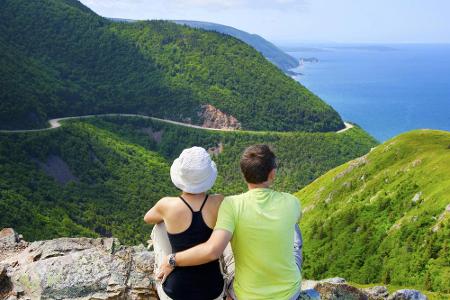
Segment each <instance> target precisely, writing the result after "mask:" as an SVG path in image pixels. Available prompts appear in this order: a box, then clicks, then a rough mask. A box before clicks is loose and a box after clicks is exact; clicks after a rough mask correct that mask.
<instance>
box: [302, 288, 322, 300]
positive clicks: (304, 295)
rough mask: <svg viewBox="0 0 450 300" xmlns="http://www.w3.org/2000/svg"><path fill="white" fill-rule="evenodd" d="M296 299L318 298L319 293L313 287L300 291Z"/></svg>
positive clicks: (314, 299)
mask: <svg viewBox="0 0 450 300" xmlns="http://www.w3.org/2000/svg"><path fill="white" fill-rule="evenodd" d="M297 300H320V294H319V292H317V291H316V290H314V289H308V290H304V291H301V293H300V296H299V297H298V298H297Z"/></svg>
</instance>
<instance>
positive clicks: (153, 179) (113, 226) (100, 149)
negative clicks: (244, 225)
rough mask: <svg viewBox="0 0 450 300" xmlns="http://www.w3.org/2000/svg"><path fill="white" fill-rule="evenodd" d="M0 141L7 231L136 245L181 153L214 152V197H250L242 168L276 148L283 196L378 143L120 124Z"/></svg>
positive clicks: (349, 136) (354, 136) (354, 134)
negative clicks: (247, 159)
mask: <svg viewBox="0 0 450 300" xmlns="http://www.w3.org/2000/svg"><path fill="white" fill-rule="evenodd" d="M0 141H1V142H0V211H1V212H2V213H1V215H0V227H14V228H16V229H17V230H18V231H19V232H21V233H23V234H24V236H25V238H26V239H27V240H37V239H47V238H54V237H59V236H97V235H101V236H111V235H112V236H114V237H117V238H119V239H120V240H121V241H123V242H125V243H130V244H135V243H138V242H145V241H146V240H147V239H148V237H149V232H150V227H149V226H146V225H144V223H143V220H142V218H143V215H144V213H145V212H146V210H147V209H149V208H150V207H152V205H153V204H154V203H155V201H157V200H159V199H160V198H161V197H162V196H166V195H177V194H178V193H179V192H178V191H177V190H176V188H175V187H174V186H173V185H172V183H171V181H170V177H169V166H170V165H171V163H172V161H173V159H174V158H175V157H176V156H178V155H179V153H180V152H181V151H182V149H183V148H187V147H191V146H193V145H199V146H203V147H205V148H207V149H209V150H210V151H211V153H212V155H213V159H214V160H215V161H216V162H217V165H218V170H219V177H218V180H217V182H216V185H215V186H214V188H213V191H216V192H223V193H226V194H230V193H239V192H242V191H244V190H245V185H244V183H243V180H242V178H241V175H240V171H239V165H238V160H239V156H240V154H241V152H242V150H243V149H244V148H245V147H246V146H247V145H250V144H254V143H269V144H270V145H272V147H273V148H274V150H275V151H276V152H277V154H278V156H279V159H280V168H279V172H278V174H279V177H278V180H277V183H276V188H279V189H283V190H285V191H295V190H298V189H299V188H301V187H303V186H304V185H305V184H307V183H309V182H310V181H312V180H313V179H314V178H317V177H318V176H320V175H321V174H323V173H324V172H325V171H326V170H329V169H331V168H333V167H335V166H337V165H339V164H341V163H343V162H345V161H348V160H349V159H352V158H355V157H357V156H360V155H362V154H364V153H366V152H367V151H368V150H369V149H370V148H371V147H373V146H374V145H375V144H376V142H375V141H374V140H373V139H372V138H371V137H370V136H369V135H367V134H366V133H365V132H364V131H363V130H361V129H359V128H353V129H350V130H348V131H346V132H345V133H342V134H336V133H301V132H298V133H274V132H222V131H208V130H200V129H194V128H188V127H182V126H177V125H171V124H167V123H161V122H155V121H151V120H144V119H139V118H120V117H108V118H94V119H85V120H83V121H66V123H64V124H63V126H62V127H61V128H58V129H55V130H49V131H44V132H37V133H36V132H33V133H20V134H19V133H14V134H1V133H0Z"/></svg>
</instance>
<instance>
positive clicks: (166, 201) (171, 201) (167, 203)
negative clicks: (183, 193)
mask: <svg viewBox="0 0 450 300" xmlns="http://www.w3.org/2000/svg"><path fill="white" fill-rule="evenodd" d="M177 199H178V197H170V196H169V197H163V198H161V199H160V200H159V201H158V203H157V204H158V205H159V206H160V207H161V208H162V209H165V208H170V207H173V206H174V205H176V202H177V201H176V200H177Z"/></svg>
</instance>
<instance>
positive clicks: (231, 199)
mask: <svg viewBox="0 0 450 300" xmlns="http://www.w3.org/2000/svg"><path fill="white" fill-rule="evenodd" d="M246 194H247V193H241V194H236V195H230V196H226V197H225V198H224V200H223V201H224V202H225V201H228V202H237V201H241V200H242V199H244V198H245V197H246Z"/></svg>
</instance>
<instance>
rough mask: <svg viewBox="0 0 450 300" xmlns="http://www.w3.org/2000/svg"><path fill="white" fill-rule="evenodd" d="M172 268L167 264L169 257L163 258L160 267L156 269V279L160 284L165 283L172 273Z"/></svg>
mask: <svg viewBox="0 0 450 300" xmlns="http://www.w3.org/2000/svg"><path fill="white" fill-rule="evenodd" d="M172 271H173V267H172V266H171V265H170V264H169V255H167V256H165V257H164V258H163V260H162V262H161V266H159V269H158V275H157V276H156V279H160V280H161V283H163V282H164V281H166V278H167V276H169V274H170V273H172Z"/></svg>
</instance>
